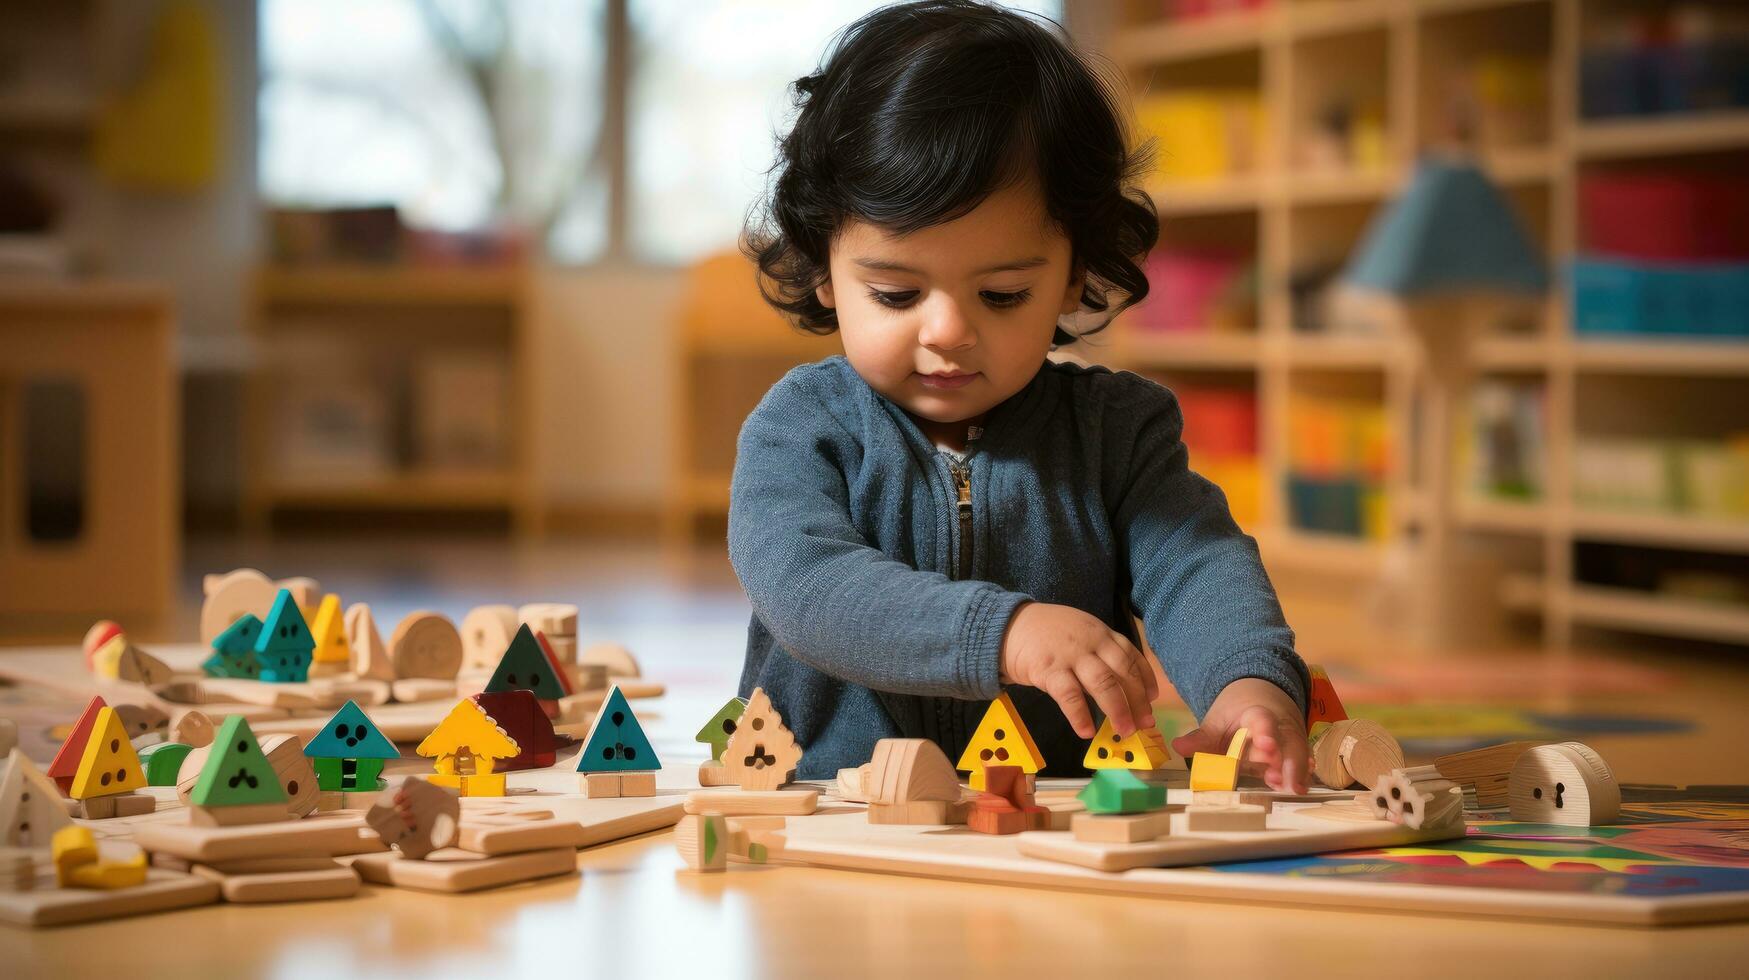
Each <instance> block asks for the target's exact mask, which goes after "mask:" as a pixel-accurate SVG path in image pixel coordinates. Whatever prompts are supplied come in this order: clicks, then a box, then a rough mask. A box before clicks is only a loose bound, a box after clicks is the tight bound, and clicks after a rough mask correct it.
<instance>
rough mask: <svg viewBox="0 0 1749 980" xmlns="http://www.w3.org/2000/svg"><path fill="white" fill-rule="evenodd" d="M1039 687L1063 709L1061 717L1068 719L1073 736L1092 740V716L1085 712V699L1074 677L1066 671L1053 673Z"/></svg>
mask: <svg viewBox="0 0 1749 980" xmlns="http://www.w3.org/2000/svg"><path fill="white" fill-rule="evenodd" d="M1041 686H1042V687H1043V688H1044V692H1045V693H1046V694H1049V695H1050V696H1051V698H1052V700H1054V701H1056V702H1057V707H1059V708H1061V709H1063V717H1065V718H1067V719H1069V727H1070V728H1073V729H1075V734H1077V735H1079V736H1081V737H1082V738H1092V737H1093V735H1094V731H1093V715H1092V714H1091V713H1089V712H1088V710H1087V698H1086V696H1085V695H1083V694H1082V693H1081V684H1080V682H1079V681H1077V680H1076V679H1075V675H1074V674H1072V673H1070V672H1069V671H1068V670H1067V669H1064V670H1058V671H1054V672H1052V673H1051V674H1049V675H1047V676H1046V677H1045V679H1044V683H1043V684H1042V685H1041Z"/></svg>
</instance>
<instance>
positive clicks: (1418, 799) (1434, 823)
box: [1366, 766, 1464, 830]
mask: <svg viewBox="0 0 1749 980" xmlns="http://www.w3.org/2000/svg"><path fill="white" fill-rule="evenodd" d="M1366 800H1367V802H1368V805H1370V806H1371V807H1372V811H1373V816H1375V817H1378V818H1379V819H1381V820H1389V821H1391V822H1392V823H1398V824H1402V825H1403V826H1405V827H1408V828H1410V829H1413V830H1420V829H1421V828H1423V827H1438V826H1443V825H1445V824H1446V823H1447V822H1449V821H1452V820H1453V819H1455V820H1456V821H1457V822H1458V823H1460V824H1461V823H1462V822H1463V813H1464V797H1463V793H1462V792H1461V791H1459V789H1458V785H1457V784H1456V783H1454V782H1452V781H1451V780H1449V779H1446V778H1445V777H1443V776H1441V775H1440V774H1439V770H1438V769H1435V768H1434V767H1433V766H1415V767H1413V768H1410V769H1393V770H1391V771H1390V772H1387V773H1385V774H1384V775H1383V776H1380V777H1379V780H1378V782H1377V783H1376V784H1374V786H1373V788H1372V791H1371V792H1370V793H1368V794H1367V796H1366Z"/></svg>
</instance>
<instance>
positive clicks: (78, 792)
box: [67, 707, 155, 820]
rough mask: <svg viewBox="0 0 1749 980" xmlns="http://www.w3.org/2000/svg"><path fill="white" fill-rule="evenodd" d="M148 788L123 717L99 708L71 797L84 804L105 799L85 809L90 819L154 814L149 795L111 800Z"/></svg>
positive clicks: (152, 803)
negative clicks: (124, 799) (124, 727)
mask: <svg viewBox="0 0 1749 980" xmlns="http://www.w3.org/2000/svg"><path fill="white" fill-rule="evenodd" d="M145 785H146V773H145V771H144V770H143V769H141V768H140V757H139V756H138V755H137V754H135V752H134V746H133V743H132V742H130V741H128V735H127V731H126V730H125V729H123V727H122V723H121V717H120V716H119V715H117V714H116V711H115V709H114V708H109V707H104V708H99V709H98V711H97V720H96V721H95V722H94V723H93V725H92V728H91V737H90V738H88V739H86V741H85V752H84V755H82V756H81V757H80V759H79V769H78V771H77V772H76V773H74V775H73V785H72V788H71V789H69V790H68V792H67V795H69V796H71V797H72V798H73V799H75V800H80V801H82V802H83V801H97V800H102V801H103V802H101V803H98V802H93V803H91V804H89V805H86V806H84V807H83V811H84V812H83V814H81V815H82V816H84V817H85V818H86V819H88V820H102V819H106V818H108V817H113V816H118V815H131V814H134V813H150V812H151V811H152V809H153V807H154V806H155V803H154V801H153V800H152V798H151V797H149V796H140V797H135V798H134V799H130V800H127V801H125V802H123V801H121V800H113V799H108V798H109V797H115V796H133V795H134V793H135V791H136V790H139V789H140V788H141V787H143V786H145ZM142 801H143V802H142Z"/></svg>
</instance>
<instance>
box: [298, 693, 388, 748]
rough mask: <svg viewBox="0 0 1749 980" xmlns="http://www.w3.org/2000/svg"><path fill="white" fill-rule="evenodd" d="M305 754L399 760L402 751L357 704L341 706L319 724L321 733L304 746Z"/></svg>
mask: <svg viewBox="0 0 1749 980" xmlns="http://www.w3.org/2000/svg"><path fill="white" fill-rule="evenodd" d="M304 754H305V755H307V756H310V757H312V758H318V759H399V758H400V757H401V751H400V750H399V749H397V748H395V743H393V742H391V741H389V739H388V737H387V736H385V735H384V734H383V733H382V732H381V731H380V730H378V728H377V726H376V724H375V723H374V722H372V721H371V720H370V716H369V715H367V714H365V713H364V709H363V708H360V707H359V706H358V702H356V701H348V702H346V703H345V704H343V705H341V706H340V710H339V711H336V712H334V716H333V717H332V718H329V719H328V720H327V722H325V723H324V724H323V725H322V730H321V731H320V732H317V733H316V735H315V737H314V738H311V739H310V741H309V742H308V744H306V745H305V746H304Z"/></svg>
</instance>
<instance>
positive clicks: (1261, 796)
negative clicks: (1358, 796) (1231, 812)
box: [1190, 789, 1353, 813]
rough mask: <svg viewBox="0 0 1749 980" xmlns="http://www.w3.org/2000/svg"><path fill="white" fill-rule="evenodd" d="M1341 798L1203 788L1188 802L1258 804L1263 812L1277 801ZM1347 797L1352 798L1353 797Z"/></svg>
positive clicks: (1270, 808)
mask: <svg viewBox="0 0 1749 980" xmlns="http://www.w3.org/2000/svg"><path fill="white" fill-rule="evenodd" d="M1342 798H1343V797H1342V796H1339V795H1336V794H1329V795H1323V796H1319V795H1313V794H1310V793H1307V794H1304V795H1299V794H1294V793H1278V792H1275V791H1274V790H1264V789H1235V790H1221V789H1205V790H1193V791H1192V792H1191V794H1190V802H1192V803H1196V804H1201V805H1203V806H1260V807H1262V808H1263V812H1265V813H1268V812H1269V811H1270V810H1272V809H1274V807H1275V804H1276V803H1277V802H1299V803H1325V802H1328V801H1330V800H1339V799H1342ZM1348 798H1349V799H1352V798H1353V797H1348Z"/></svg>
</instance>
